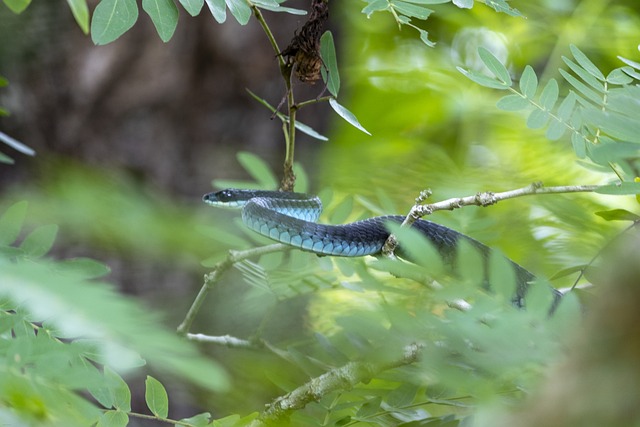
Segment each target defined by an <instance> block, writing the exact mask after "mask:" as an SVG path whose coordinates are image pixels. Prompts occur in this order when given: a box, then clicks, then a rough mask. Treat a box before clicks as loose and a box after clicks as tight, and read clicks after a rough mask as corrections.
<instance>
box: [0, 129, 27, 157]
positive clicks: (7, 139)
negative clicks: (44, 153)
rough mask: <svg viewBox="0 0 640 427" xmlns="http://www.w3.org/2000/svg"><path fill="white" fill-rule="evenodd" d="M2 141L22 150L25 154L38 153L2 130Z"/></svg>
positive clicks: (0, 138)
mask: <svg viewBox="0 0 640 427" xmlns="http://www.w3.org/2000/svg"><path fill="white" fill-rule="evenodd" d="M0 141H2V142H4V143H5V144H7V145H8V146H9V147H11V148H13V149H14V150H16V151H19V152H21V153H23V154H26V155H28V156H33V155H35V154H36V152H35V151H33V150H32V149H31V148H29V147H27V146H26V145H24V144H23V143H22V142H20V141H18V140H16V139H14V138H11V137H10V136H9V135H7V134H6V133H3V132H0Z"/></svg>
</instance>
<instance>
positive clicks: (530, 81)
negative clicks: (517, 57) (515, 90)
mask: <svg viewBox="0 0 640 427" xmlns="http://www.w3.org/2000/svg"><path fill="white" fill-rule="evenodd" d="M520 90H521V91H522V94H523V95H524V96H526V97H527V98H529V99H533V98H535V96H536V91H537V90H538V76H536V72H535V71H533V68H532V67H531V66H530V65H527V66H526V67H524V71H523V72H522V76H520Z"/></svg>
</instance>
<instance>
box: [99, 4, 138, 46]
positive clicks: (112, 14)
mask: <svg viewBox="0 0 640 427" xmlns="http://www.w3.org/2000/svg"><path fill="white" fill-rule="evenodd" d="M137 20H138V5H137V4H136V1H135V0H102V1H101V2H100V3H98V6H96V8H95V10H94V11H93V18H92V19H91V40H93V43H95V44H97V45H103V44H107V43H111V42H112V41H114V40H116V39H117V38H118V37H120V36H121V35H123V34H124V33H125V32H127V31H128V30H129V29H130V28H131V27H133V24H135V23H136V21H137Z"/></svg>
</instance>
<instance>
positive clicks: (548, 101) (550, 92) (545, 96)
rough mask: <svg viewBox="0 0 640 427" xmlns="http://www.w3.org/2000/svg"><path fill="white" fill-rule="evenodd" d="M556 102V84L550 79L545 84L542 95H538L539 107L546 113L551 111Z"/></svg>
mask: <svg viewBox="0 0 640 427" xmlns="http://www.w3.org/2000/svg"><path fill="white" fill-rule="evenodd" d="M557 100H558V82H557V81H556V80H555V79H551V80H549V81H548V82H547V84H546V85H545V87H544V89H542V93H541V94H540V105H542V108H544V109H545V110H546V111H551V110H553V107H554V106H555V105H556V101H557Z"/></svg>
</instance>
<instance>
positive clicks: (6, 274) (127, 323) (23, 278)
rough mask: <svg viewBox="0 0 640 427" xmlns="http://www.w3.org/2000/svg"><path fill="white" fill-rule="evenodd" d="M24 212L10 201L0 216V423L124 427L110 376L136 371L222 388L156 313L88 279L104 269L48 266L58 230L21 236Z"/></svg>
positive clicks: (124, 389)
mask: <svg viewBox="0 0 640 427" xmlns="http://www.w3.org/2000/svg"><path fill="white" fill-rule="evenodd" d="M26 212H27V204H26V203H25V202H20V203H17V204H14V205H13V206H11V207H10V208H9V209H7V211H6V212H5V213H4V214H3V215H2V216H0V265H1V266H2V268H1V269H0V298H1V301H2V303H1V304H0V352H1V354H2V355H3V357H1V358H0V359H1V361H0V370H1V371H2V372H3V375H2V377H3V380H2V381H0V396H1V397H0V399H2V401H3V402H5V403H6V404H7V406H6V407H5V409H3V410H2V416H4V417H5V418H6V417H8V416H13V417H18V418H20V419H24V420H28V421H29V422H31V423H33V424H37V425H49V424H52V425H60V422H63V423H64V424H65V425H70V426H73V425H90V424H92V423H94V422H96V421H98V419H99V421H98V425H101V426H106V425H125V424H126V423H124V420H126V418H127V412H130V411H131V408H130V403H129V400H130V392H129V391H128V386H127V385H126V383H125V382H124V381H123V380H122V378H121V377H120V375H119V374H118V373H117V372H119V373H128V372H131V371H135V370H139V369H140V367H141V366H143V365H145V364H146V363H149V364H150V365H152V366H153V367H155V369H157V370H159V371H161V372H163V374H164V375H168V376H174V377H179V378H183V379H184V380H186V381H189V382H191V383H193V384H196V385H198V386H199V387H203V388H206V389H210V390H221V389H224V388H225V387H226V385H227V379H226V375H225V374H224V372H223V371H222V370H221V368H220V367H218V366H217V365H216V364H215V363H214V362H212V361H210V360H206V359H205V358H203V357H202V356H201V355H200V354H199V353H198V352H197V350H196V349H195V347H194V346H193V345H192V344H190V343H189V342H186V341H184V340H182V339H180V338H179V337H177V336H176V334H175V333H174V332H172V331H168V330H166V329H165V328H163V327H162V326H161V319H160V317H159V316H158V314H157V313H154V312H151V311H149V310H148V309H146V308H144V307H142V306H141V305H140V304H139V303H137V302H136V301H134V300H132V299H130V298H126V297H124V296H121V295H119V294H118V293H117V292H115V290H114V289H113V287H112V286H110V285H109V284H107V283H104V282H101V281H98V280H97V279H99V278H101V277H103V276H105V275H106V274H108V272H109V269H108V268H107V267H106V266H105V265H104V264H102V263H99V262H97V261H94V260H91V259H87V258H75V259H69V260H62V261H54V260H52V259H50V258H48V257H47V256H46V255H47V253H48V252H49V251H50V249H51V248H52V246H53V244H54V241H55V238H56V234H57V230H58V227H57V226H56V225H43V226H40V227H37V228H35V229H34V230H32V231H30V232H28V233H24V232H23V223H24V219H25V216H26ZM150 387H151V392H150V393H151V395H152V398H151V402H152V403H150V404H149V408H150V409H151V411H152V413H153V414H154V415H155V416H157V417H159V418H163V417H164V418H166V409H163V407H164V406H163V404H162V403H161V400H162V393H161V392H160V391H158V388H159V387H158V385H157V384H156V383H153V385H152V386H149V385H148V388H150ZM78 392H83V393H84V394H82V393H81V394H78ZM83 396H86V397H83ZM105 410H106V412H104V411H105ZM118 420H120V421H121V422H120V421H118ZM185 425H186V424H185ZM193 425H195V424H193Z"/></svg>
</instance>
